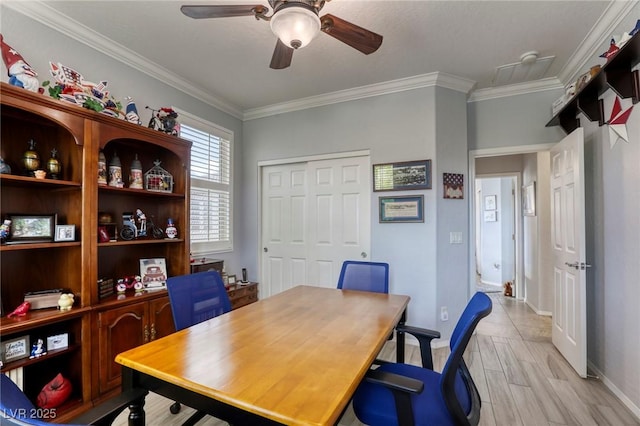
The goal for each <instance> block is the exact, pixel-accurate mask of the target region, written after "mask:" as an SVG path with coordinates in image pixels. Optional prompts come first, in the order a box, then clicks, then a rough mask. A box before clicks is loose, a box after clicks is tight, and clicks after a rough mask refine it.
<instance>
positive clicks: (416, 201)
mask: <svg viewBox="0 0 640 426" xmlns="http://www.w3.org/2000/svg"><path fill="white" fill-rule="evenodd" d="M378 201H379V204H380V220H379V221H380V223H416V222H424V195H417V196H403V197H378Z"/></svg>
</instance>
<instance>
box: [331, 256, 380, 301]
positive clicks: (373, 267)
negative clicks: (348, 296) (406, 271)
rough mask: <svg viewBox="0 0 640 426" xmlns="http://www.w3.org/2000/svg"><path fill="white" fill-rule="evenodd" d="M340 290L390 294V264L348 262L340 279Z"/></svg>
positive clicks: (343, 266) (343, 265)
mask: <svg viewBox="0 0 640 426" xmlns="http://www.w3.org/2000/svg"><path fill="white" fill-rule="evenodd" d="M338 289H344V290H361V291H374V292H376V293H389V264H388V263H382V262H360V261H356V260H346V261H344V263H343V264H342V270H341V271H340V278H338Z"/></svg>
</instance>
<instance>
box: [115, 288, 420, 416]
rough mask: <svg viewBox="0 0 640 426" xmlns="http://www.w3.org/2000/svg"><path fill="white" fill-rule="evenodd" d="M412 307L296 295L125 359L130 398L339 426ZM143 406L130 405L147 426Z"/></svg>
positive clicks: (384, 297)
mask: <svg viewBox="0 0 640 426" xmlns="http://www.w3.org/2000/svg"><path fill="white" fill-rule="evenodd" d="M408 303H409V297H408V296H402V295H395V294H382V293H372V292H364V291H350V290H338V289H331V288H321V287H312V286H298V287H294V288H292V289H289V290H286V291H284V292H282V293H279V294H277V295H275V296H271V297H269V298H266V299H262V300H260V301H258V302H257V303H253V304H251V305H247V306H245V307H242V308H240V309H237V310H233V311H231V312H229V313H226V314H224V315H221V316H218V317H215V318H212V319H210V320H208V321H205V322H202V323H199V324H197V325H194V326H192V327H189V328H187V329H184V330H181V331H178V332H176V333H173V334H171V335H169V336H166V337H164V338H161V339H158V340H155V341H152V342H150V343H147V344H145V345H142V346H139V347H136V348H134V349H131V350H129V351H126V352H123V353H120V354H119V355H117V357H116V362H117V363H119V364H121V365H122V367H123V368H122V370H123V371H122V373H123V376H122V377H123V382H122V386H123V390H127V389H131V388H145V389H147V390H149V391H152V392H155V393H158V394H160V395H164V396H166V397H168V398H170V399H172V400H175V401H178V402H181V403H183V404H184V405H187V406H189V407H192V408H195V409H197V410H200V411H203V412H205V413H207V414H210V415H213V416H215V417H217V418H219V419H222V420H225V421H227V422H229V423H231V424H235V425H245V424H247V425H249V424H250V425H260V424H286V425H333V424H336V423H337V422H338V420H339V419H340V416H341V415H342V413H343V411H344V410H345V408H346V407H347V405H348V403H349V401H350V399H351V397H352V395H353V393H354V391H355V390H356V387H357V386H358V384H359V383H360V381H361V380H362V378H363V377H364V375H365V373H366V372H367V370H368V369H369V368H370V366H371V365H372V363H373V361H374V360H375V358H376V356H377V355H378V353H379V352H380V350H381V349H382V347H383V346H384V344H385V342H386V341H387V338H388V337H389V335H390V334H391V333H392V332H393V329H394V326H395V325H396V324H397V323H398V322H400V321H401V320H402V319H403V318H404V312H405V309H406V307H407V304H408ZM143 404H144V401H140V404H133V405H132V406H131V407H130V413H129V424H130V425H136V426H137V425H143V424H144V420H145V418H144V411H143ZM168 409H169V407H168V406H167V410H168Z"/></svg>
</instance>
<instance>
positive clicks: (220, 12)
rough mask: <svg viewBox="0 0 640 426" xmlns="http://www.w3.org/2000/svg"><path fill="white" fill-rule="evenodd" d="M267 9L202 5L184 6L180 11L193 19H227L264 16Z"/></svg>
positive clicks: (246, 6) (259, 6)
mask: <svg viewBox="0 0 640 426" xmlns="http://www.w3.org/2000/svg"><path fill="white" fill-rule="evenodd" d="M267 10H268V9H267V7H266V6H262V5H260V4H258V5H247V4H245V5H237V4H236V5H220V6H204V5H185V6H182V7H180V11H181V12H182V13H183V14H185V15H187V16H188V17H189V18H193V19H206V18H229V17H233V16H251V15H255V14H256V13H257V14H264V13H266V12H267Z"/></svg>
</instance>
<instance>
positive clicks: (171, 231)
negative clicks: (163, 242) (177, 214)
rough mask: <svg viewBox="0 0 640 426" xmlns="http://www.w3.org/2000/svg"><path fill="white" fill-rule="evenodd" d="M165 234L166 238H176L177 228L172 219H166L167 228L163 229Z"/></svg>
mask: <svg viewBox="0 0 640 426" xmlns="http://www.w3.org/2000/svg"><path fill="white" fill-rule="evenodd" d="M164 232H165V234H167V238H177V237H178V229H177V228H176V225H175V224H174V223H173V219H171V218H169V219H167V229H166V230H165V231H164Z"/></svg>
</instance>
